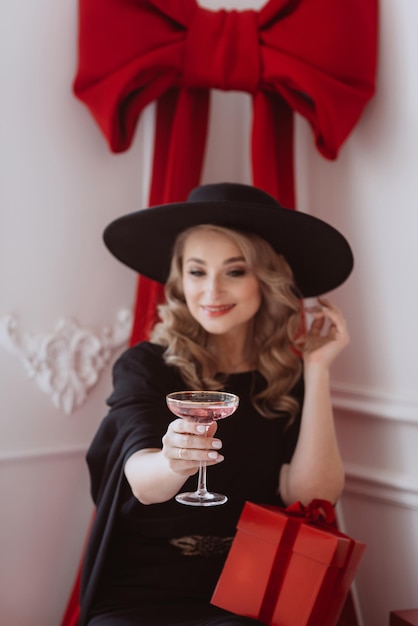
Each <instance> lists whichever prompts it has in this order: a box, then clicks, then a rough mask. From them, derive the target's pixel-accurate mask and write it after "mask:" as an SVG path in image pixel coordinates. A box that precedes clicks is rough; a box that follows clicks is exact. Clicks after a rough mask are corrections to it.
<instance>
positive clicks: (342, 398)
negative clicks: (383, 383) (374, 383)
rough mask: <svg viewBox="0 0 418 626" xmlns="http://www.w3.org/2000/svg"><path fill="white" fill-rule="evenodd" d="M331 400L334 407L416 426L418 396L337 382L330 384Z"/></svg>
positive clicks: (417, 421) (417, 420) (417, 422)
mask: <svg viewBox="0 0 418 626" xmlns="http://www.w3.org/2000/svg"><path fill="white" fill-rule="evenodd" d="M332 401H333V406H334V407H335V408H336V409H342V410H344V411H349V412H351V413H358V414H361V415H363V416H364V417H373V418H382V419H389V420H395V421H398V422H404V423H408V424H410V423H412V424H416V425H417V426H418V397H416V398H415V397H410V396H403V395H400V394H393V393H385V392H382V391H376V390H374V389H367V388H366V387H360V386H356V385H349V384H346V383H339V382H338V383H333V385H332Z"/></svg>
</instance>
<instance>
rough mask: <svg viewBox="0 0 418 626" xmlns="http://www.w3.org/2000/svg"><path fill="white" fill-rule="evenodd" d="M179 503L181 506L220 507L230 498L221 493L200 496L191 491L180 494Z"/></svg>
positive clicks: (178, 496)
mask: <svg viewBox="0 0 418 626" xmlns="http://www.w3.org/2000/svg"><path fill="white" fill-rule="evenodd" d="M176 500H177V502H180V504H188V505H189V506H218V505H219V504H225V502H227V500H228V498H227V497H226V496H224V495H222V494H221V493H206V494H204V495H200V494H199V493H198V492H197V491H189V492H186V493H179V494H178V495H177V496H176Z"/></svg>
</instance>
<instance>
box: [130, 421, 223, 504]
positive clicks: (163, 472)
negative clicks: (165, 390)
mask: <svg viewBox="0 0 418 626" xmlns="http://www.w3.org/2000/svg"><path fill="white" fill-rule="evenodd" d="M216 429H217V425H216V423H213V424H211V426H210V427H209V431H208V434H207V436H206V437H205V436H204V432H205V427H204V426H202V425H199V424H196V423H195V422H190V421H187V420H184V419H176V420H174V421H173V422H171V423H170V425H169V426H168V429H167V432H166V434H165V435H164V437H163V439H162V442H163V447H162V449H157V448H148V449H144V450H139V451H138V452H134V453H133V454H132V455H131V456H130V457H129V459H128V460H127V462H126V463H125V476H126V478H127V480H128V483H129V485H130V487H131V489H132V493H133V494H134V496H135V497H136V498H137V499H138V500H139V501H140V502H142V504H156V503H158V502H166V501H167V500H170V499H171V498H173V497H174V496H175V495H176V493H178V491H179V490H180V488H181V487H182V485H183V484H184V482H185V481H186V480H187V478H189V476H192V475H193V474H195V473H196V472H197V471H198V470H199V461H200V460H204V461H206V464H207V465H215V464H216V463H220V462H221V461H223V459H224V457H223V456H222V455H221V454H219V452H217V450H219V449H220V448H221V447H222V443H221V441H220V439H214V438H213V435H214V434H215V432H216Z"/></svg>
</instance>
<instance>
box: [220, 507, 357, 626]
mask: <svg viewBox="0 0 418 626" xmlns="http://www.w3.org/2000/svg"><path fill="white" fill-rule="evenodd" d="M324 518H325V521H320V520H321V519H322V520H323V519H324ZM333 519H334V510H333V508H332V505H331V504H330V503H329V502H324V501H313V502H312V503H311V504H310V505H309V506H308V507H304V506H303V505H301V504H300V503H297V504H296V505H293V506H292V507H289V508H287V509H281V508H273V507H267V506H261V505H258V504H253V503H251V502H247V503H246V504H245V506H244V508H243V511H242V514H241V517H240V519H239V521H238V526H237V534H236V536H235V538H234V541H233V544H232V546H231V549H230V551H229V554H228V557H227V559H226V562H225V565H224V568H223V570H222V573H221V575H220V578H219V580H218V584H217V586H216V589H215V591H214V593H213V596H212V600H211V602H212V604H214V605H216V606H218V607H220V608H223V609H226V610H228V611H231V612H233V613H237V614H238V615H244V616H247V617H252V618H255V619H258V620H259V621H261V622H262V623H264V624H268V625H269V626H318V624H321V626H336V624H337V621H338V617H339V616H340V614H341V611H342V608H343V605H344V601H345V599H346V597H347V595H348V592H349V589H350V586H351V583H352V581H353V579H354V576H355V573H356V570H357V568H358V566H359V563H360V560H361V558H362V555H363V552H364V550H365V544H364V543H361V542H358V541H355V540H353V539H351V538H350V537H348V536H347V535H344V534H343V533H340V532H339V531H338V530H337V529H336V528H335V527H334V526H333V525H331V523H330V522H332V521H333Z"/></svg>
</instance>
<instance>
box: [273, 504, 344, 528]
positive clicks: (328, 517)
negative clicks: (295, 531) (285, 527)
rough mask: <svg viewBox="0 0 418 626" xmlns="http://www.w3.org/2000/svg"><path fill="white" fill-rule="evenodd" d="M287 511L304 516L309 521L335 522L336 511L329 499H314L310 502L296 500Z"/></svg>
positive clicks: (297, 515)
mask: <svg viewBox="0 0 418 626" xmlns="http://www.w3.org/2000/svg"><path fill="white" fill-rule="evenodd" d="M285 510H286V513H290V514H291V515H295V516H296V517H303V518H304V521H308V522H315V523H316V522H325V523H326V524H333V523H334V522H335V511H334V507H333V506H332V504H331V502H329V501H328V500H312V501H311V502H310V503H309V504H302V502H295V503H294V504H291V505H290V506H288V507H287V508H286V509H285Z"/></svg>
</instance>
